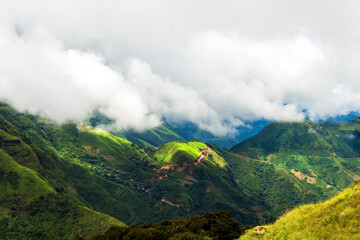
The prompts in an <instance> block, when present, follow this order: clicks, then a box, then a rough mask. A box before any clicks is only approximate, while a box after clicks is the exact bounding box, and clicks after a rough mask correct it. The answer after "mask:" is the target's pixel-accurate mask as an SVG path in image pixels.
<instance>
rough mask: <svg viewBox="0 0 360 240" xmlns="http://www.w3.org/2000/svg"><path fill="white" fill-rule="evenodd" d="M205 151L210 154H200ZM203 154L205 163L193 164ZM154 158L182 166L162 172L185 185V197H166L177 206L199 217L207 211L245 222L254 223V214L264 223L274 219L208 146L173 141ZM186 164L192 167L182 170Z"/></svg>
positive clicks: (157, 162)
mask: <svg viewBox="0 0 360 240" xmlns="http://www.w3.org/2000/svg"><path fill="white" fill-rule="evenodd" d="M204 149H207V151H203V153H200V151H201V150H204ZM201 154H202V155H203V156H204V157H205V158H206V160H203V162H202V164H195V165H191V163H196V162H197V159H198V158H199V156H200V155H201ZM152 157H153V159H154V160H156V164H157V165H160V166H164V167H166V166H167V165H174V164H175V165H178V166H179V168H176V169H173V170H169V171H166V170H163V171H162V173H163V174H167V175H169V176H170V178H175V179H178V180H179V181H180V182H182V183H183V185H184V190H185V192H184V195H185V196H176V195H174V194H165V196H166V197H167V198H169V199H171V200H173V201H174V202H176V203H180V204H183V205H187V206H188V208H190V209H191V210H192V211H194V212H195V213H196V214H202V213H203V210H202V209H204V208H206V209H209V210H210V211H216V210H217V209H224V210H229V211H232V212H233V214H234V216H235V218H236V219H238V220H239V221H240V222H242V223H246V222H254V214H255V212H257V213H256V214H258V216H257V217H258V218H259V219H260V221H261V222H264V221H268V220H269V219H271V214H270V213H269V212H268V211H266V210H265V209H264V208H262V207H261V206H260V205H259V203H257V202H255V201H254V200H252V198H251V197H249V196H248V195H247V194H245V193H244V192H243V190H242V189H240V188H239V186H238V185H237V183H236V181H235V179H234V175H233V174H232V172H231V170H230V168H229V166H228V164H227V162H226V161H225V160H224V159H223V158H222V157H221V156H219V155H218V154H217V153H216V152H215V151H213V150H212V149H210V148H208V146H207V145H206V144H204V143H202V142H199V141H192V142H171V143H167V144H165V145H163V146H161V147H160V148H159V149H158V150H156V151H155V152H154V153H153V154H152ZM184 162H186V163H188V164H190V166H189V167H187V168H185V169H184V170H181V166H183V164H182V163H184ZM184 179H185V180H186V181H183V180H184ZM189 199H190V201H192V202H189ZM194 200H195V201H194ZM255 209H256V210H255Z"/></svg>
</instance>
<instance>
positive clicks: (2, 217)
mask: <svg viewBox="0 0 360 240" xmlns="http://www.w3.org/2000/svg"><path fill="white" fill-rule="evenodd" d="M0 138H1V144H0V189H1V193H0V203H1V207H0V213H1V214H0V229H1V230H0V238H1V239H25V238H26V239H49V238H54V239H62V238H67V239H69V238H71V237H74V235H75V233H76V232H78V231H82V233H83V234H84V235H86V236H90V235H92V234H94V233H96V232H98V231H101V232H103V231H105V230H106V229H107V228H108V227H109V226H111V225H114V224H117V225H123V224H122V223H121V222H120V221H118V220H116V219H114V218H111V217H109V216H107V215H104V214H101V213H98V212H95V211H93V210H90V209H88V208H86V207H84V206H81V205H79V204H78V203H76V201H74V199H73V200H69V199H68V198H67V197H66V196H64V195H63V194H61V193H57V192H56V191H55V189H54V188H53V187H52V186H51V184H50V183H49V182H48V181H46V180H45V179H44V178H43V177H42V176H41V175H39V174H38V173H37V172H36V171H34V170H33V169H30V168H27V167H25V166H23V165H21V164H19V162H18V161H16V160H18V159H21V160H24V156H26V157H25V158H26V163H27V164H28V165H31V166H33V167H34V168H39V166H38V165H37V164H31V163H32V162H34V163H39V160H38V158H37V156H36V154H35V153H34V152H33V151H32V148H31V147H30V146H28V145H27V144H25V143H24V142H23V141H22V140H21V139H20V138H18V137H16V136H13V135H11V134H8V133H6V132H4V131H3V130H0ZM10 146H11V147H10ZM16 146H17V148H16ZM9 154H11V155H13V156H10V155H9ZM19 155H20V157H19ZM89 223H90V224H91V226H92V227H91V228H90V227H89V226H88V224H89Z"/></svg>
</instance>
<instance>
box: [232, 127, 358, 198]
mask: <svg viewBox="0 0 360 240" xmlns="http://www.w3.org/2000/svg"><path fill="white" fill-rule="evenodd" d="M359 131H360V123H359V121H358V120H354V121H349V122H345V123H323V124H316V123H312V122H309V121H305V122H301V123H285V122H276V123H272V124H270V125H268V126H267V127H265V128H264V129H263V130H262V131H261V132H260V133H259V134H257V135H255V136H253V137H251V138H249V139H247V140H245V141H243V142H241V143H239V144H238V145H236V146H234V147H233V148H232V149H231V150H232V151H233V152H234V153H237V154H240V155H242V156H244V157H248V158H253V159H258V160H260V161H263V162H267V163H269V164H272V165H274V166H276V167H278V168H281V169H284V170H286V171H287V172H288V173H290V174H292V175H293V176H295V177H297V178H298V179H299V180H300V182H301V183H303V185H305V186H307V187H308V188H309V190H310V191H311V192H313V193H314V194H315V195H318V196H320V197H321V198H322V199H328V198H329V197H331V196H334V195H335V194H337V193H339V192H340V191H342V190H343V189H344V188H346V187H348V186H350V185H351V184H353V183H354V181H356V180H358V179H360V177H359V176H360V161H359V158H360V154H359V149H360V148H359V146H360V145H359V142H360V138H359V134H358V132H359Z"/></svg>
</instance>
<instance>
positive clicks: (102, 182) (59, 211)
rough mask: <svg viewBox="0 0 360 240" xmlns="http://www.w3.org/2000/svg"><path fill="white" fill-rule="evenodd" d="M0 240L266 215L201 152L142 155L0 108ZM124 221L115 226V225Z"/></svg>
mask: <svg viewBox="0 0 360 240" xmlns="http://www.w3.org/2000/svg"><path fill="white" fill-rule="evenodd" d="M0 169H1V171H0V180H1V181H0V184H1V185H0V186H1V189H2V190H3V189H4V190H3V191H1V194H0V209H1V213H2V214H1V215H0V226H1V227H0V238H5V239H7V238H15V239H24V238H26V239H49V238H54V239H69V238H72V237H74V236H75V235H76V234H78V233H80V234H81V235H84V236H90V235H92V234H93V233H95V232H98V233H99V232H100V233H101V232H104V231H105V230H106V229H107V228H108V227H109V226H110V225H113V224H115V225H120V226H121V225H124V223H125V224H133V223H136V224H140V223H144V222H147V221H150V220H151V221H155V222H160V221H162V220H163V219H176V218H178V217H181V216H187V217H190V216H193V215H196V214H203V213H205V212H206V211H216V210H217V209H223V210H229V211H232V212H233V215H234V217H235V218H236V219H237V220H238V221H239V222H240V223H241V224H259V223H265V222H268V221H270V220H272V219H274V218H273V215H272V214H271V213H270V212H269V211H268V210H267V209H266V208H265V207H263V206H262V205H261V204H260V203H259V202H258V200H257V199H256V198H253V197H252V196H251V195H250V194H248V193H245V192H244V191H243V190H242V189H241V188H240V187H239V185H238V184H237V183H236V181H235V177H234V175H233V173H232V172H231V169H230V167H229V165H228V163H227V162H226V160H225V159H224V158H222V157H221V156H220V155H218V154H217V153H216V152H215V151H214V150H213V149H211V146H208V145H206V144H204V143H202V142H198V141H192V142H186V141H176V142H171V143H167V144H165V145H162V146H160V147H159V148H147V150H146V151H145V149H143V148H142V147H139V146H138V145H136V144H134V143H132V142H129V141H128V140H126V139H123V138H119V137H117V136H115V135H113V134H111V133H109V132H107V131H104V130H101V129H98V128H94V127H92V126H88V125H83V124H77V123H67V124H64V125H58V124H56V123H53V122H52V121H51V120H49V119H47V118H43V117H40V116H34V115H30V114H26V113H19V112H17V111H16V110H15V109H13V108H11V107H10V106H9V105H8V104H6V103H0ZM122 221H123V222H122Z"/></svg>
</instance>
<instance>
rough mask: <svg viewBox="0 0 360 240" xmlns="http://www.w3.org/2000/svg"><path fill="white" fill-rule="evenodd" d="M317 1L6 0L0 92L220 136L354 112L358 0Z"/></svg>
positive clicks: (70, 116)
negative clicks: (257, 123) (262, 123)
mask: <svg viewBox="0 0 360 240" xmlns="http://www.w3.org/2000/svg"><path fill="white" fill-rule="evenodd" d="M320 2H321V1H302V2H301V4H300V3H296V2H292V3H290V2H288V1H267V2H266V3H264V2H263V1H241V3H239V2H238V1H231V3H232V5H226V4H224V3H223V2H221V1H206V3H205V2H202V1H197V2H195V3H190V2H180V1H167V2H166V3H164V2H162V1H151V3H149V2H148V1H138V0H134V1H131V2H129V1H82V0H78V1H51V2H43V1H35V0H30V1H6V0H5V1H2V2H1V3H0V99H5V100H7V101H10V102H11V103H12V104H14V106H15V107H16V108H18V109H19V110H21V111H25V110H26V111H30V112H32V113H40V114H44V115H47V116H49V117H51V118H54V119H56V120H58V121H59V122H63V121H66V120H75V119H82V118H84V117H86V116H87V115H88V114H89V113H90V112H92V110H93V109H95V108H97V109H99V110H100V111H101V112H102V113H104V114H105V115H107V116H108V117H110V118H113V119H114V120H115V125H116V127H117V128H119V129H135V130H144V129H148V128H152V127H155V126H158V125H159V124H160V123H161V120H162V119H163V118H166V119H170V120H171V121H179V122H181V121H190V122H193V123H195V124H196V125H197V126H199V127H200V128H201V129H204V130H208V131H210V132H211V133H213V134H215V135H219V136H224V135H231V134H235V133H236V128H237V127H238V126H243V125H244V122H249V121H254V120H258V119H266V120H283V121H301V120H303V119H304V118H306V117H308V118H310V119H311V120H319V119H325V118H328V117H333V116H337V115H342V114H348V113H349V112H351V111H355V112H358V111H359V110H360V78H359V77H360V70H359V69H360V68H359V67H360V61H359V58H358V56H359V54H360V45H359V44H358V40H359V37H360V30H358V28H357V23H358V22H359V21H360V15H359V14H358V10H357V9H360V3H358V2H356V1H346V3H345V2H341V3H340V2H337V3H335V2H332V3H328V4H326V5H321V4H320ZM319 4H320V5H321V6H322V8H321V9H320V10H317V11H315V10H314V8H315V7H316V6H317V5H319ZM334 14H335V15H336V16H337V17H336V18H335V17H334ZM185 15H186V17H185ZM335 19H336V21H335Z"/></svg>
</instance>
